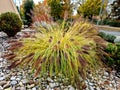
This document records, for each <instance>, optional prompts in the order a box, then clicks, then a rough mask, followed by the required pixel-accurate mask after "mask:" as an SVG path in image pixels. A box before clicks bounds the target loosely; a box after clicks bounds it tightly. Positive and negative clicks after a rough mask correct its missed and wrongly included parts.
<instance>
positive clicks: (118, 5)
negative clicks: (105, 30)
mask: <svg viewBox="0 0 120 90" xmlns="http://www.w3.org/2000/svg"><path fill="white" fill-rule="evenodd" d="M111 6H112V9H111V13H110V18H112V19H116V20H120V0H115V1H113V3H112V4H111Z"/></svg>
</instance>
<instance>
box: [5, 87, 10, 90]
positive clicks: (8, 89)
mask: <svg viewBox="0 0 120 90" xmlns="http://www.w3.org/2000/svg"><path fill="white" fill-rule="evenodd" d="M4 90H12V88H11V87H8V88H5V89H4Z"/></svg>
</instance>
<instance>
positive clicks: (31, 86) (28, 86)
mask: <svg viewBox="0 0 120 90" xmlns="http://www.w3.org/2000/svg"><path fill="white" fill-rule="evenodd" d="M34 86H35V84H31V85H27V88H33V87H34Z"/></svg>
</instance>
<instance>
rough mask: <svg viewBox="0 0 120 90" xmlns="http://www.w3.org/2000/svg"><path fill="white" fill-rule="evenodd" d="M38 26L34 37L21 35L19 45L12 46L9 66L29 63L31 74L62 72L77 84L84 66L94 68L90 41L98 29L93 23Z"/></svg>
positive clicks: (96, 60) (96, 63)
mask: <svg viewBox="0 0 120 90" xmlns="http://www.w3.org/2000/svg"><path fill="white" fill-rule="evenodd" d="M39 30H40V33H39V34H37V36H36V38H30V39H29V38H28V39H23V40H22V41H21V42H22V43H23V44H22V46H21V47H20V48H17V49H12V51H14V54H15V55H16V57H15V58H14V60H15V61H14V62H13V63H12V64H11V66H10V67H9V68H12V67H15V66H17V65H31V66H32V67H33V70H35V76H36V75H38V74H40V75H41V76H43V75H44V73H46V72H47V73H48V74H49V76H52V75H53V74H54V75H56V76H57V75H59V74H62V75H63V76H64V77H65V78H69V80H70V83H71V84H72V85H75V86H76V87H77V86H79V85H80V81H81V79H85V78H86V71H87V70H93V71H95V69H96V68H97V67H98V66H99V65H100V63H101V62H100V60H99V57H98V53H97V48H96V42H95V41H94V39H95V38H97V37H98V36H97V35H98V32H97V30H96V28H95V27H94V26H93V25H91V24H88V23H84V22H76V23H74V24H73V25H72V26H70V27H69V28H67V30H65V28H64V23H63V24H62V25H54V26H52V25H51V26H49V28H45V27H40V29H39ZM99 42H100V40H99ZM9 49H10V48H9ZM79 87H80V86H79Z"/></svg>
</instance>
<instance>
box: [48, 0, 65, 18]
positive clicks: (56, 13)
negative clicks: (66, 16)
mask: <svg viewBox="0 0 120 90" xmlns="http://www.w3.org/2000/svg"><path fill="white" fill-rule="evenodd" d="M48 5H49V6H50V9H51V11H50V14H51V16H52V17H53V19H54V20H57V19H60V18H61V14H62V10H63V7H62V3H61V0H48Z"/></svg>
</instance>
